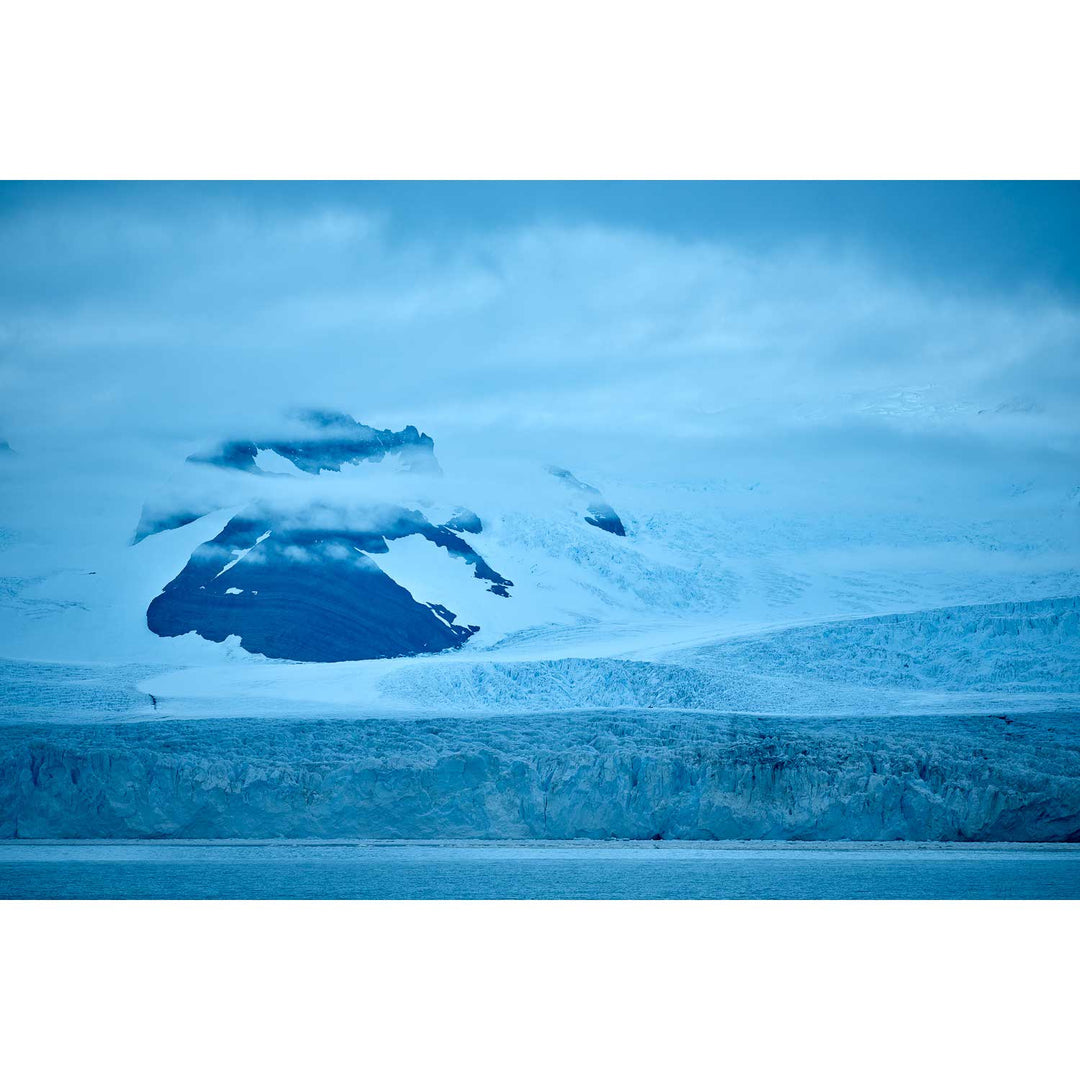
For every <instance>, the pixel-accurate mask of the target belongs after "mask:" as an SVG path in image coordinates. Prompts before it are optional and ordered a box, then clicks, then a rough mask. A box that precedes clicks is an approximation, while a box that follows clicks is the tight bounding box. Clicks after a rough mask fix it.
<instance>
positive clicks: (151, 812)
mask: <svg viewBox="0 0 1080 1080" xmlns="http://www.w3.org/2000/svg"><path fill="white" fill-rule="evenodd" d="M0 835H2V836H3V837H15V836H18V837H64V838H71V837H113V838H120V837H136V838H138V837H142V838H152V837H191V838H212V837H222V838H224V837H365V838H373V837H390V838H393V837H408V838H416V839H421V838H541V837H548V838H557V839H564V838H575V837H588V838H604V837H627V838H652V837H661V838H665V839H791V840H800V839H802V840H833V839H836V840H840V839H845V840H997V841H1002V840H1005V841H1057V840H1080V716H1077V715H1076V714H1066V713H1045V714H1038V715H1018V716H1007V715H1001V716H962V717H955V716H952V717H926V716H921V717H890V718H877V719H865V720H854V719H823V718H816V719H797V718H786V719H785V718H775V717H772V718H769V717H760V718H759V717H737V716H729V715H728V716H725V715H718V714H714V713H702V712H681V711H667V710H642V711H617V712H596V711H594V712H581V711H578V712H566V713H562V714H543V715H537V714H532V715H529V716H522V715H517V716H512V717H510V716H504V717H472V718H467V719H444V720H431V719H428V718H425V719H414V720H402V719H397V720H388V719H372V720H325V721H303V722H285V721H265V720H260V721H254V720H251V721H235V720H232V721H229V722H228V723H223V722H216V721H212V720H202V721H191V722H189V721H170V722H143V723H127V724H90V725H71V724H55V723H53V724H32V725H31V724H9V725H5V726H3V727H0Z"/></svg>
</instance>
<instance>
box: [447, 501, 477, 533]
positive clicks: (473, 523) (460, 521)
mask: <svg viewBox="0 0 1080 1080" xmlns="http://www.w3.org/2000/svg"><path fill="white" fill-rule="evenodd" d="M445 527H446V528H447V529H450V530H451V531H452V532H467V533H474V534H477V535H479V534H480V533H482V532H483V531H484V525H483V523H482V522H481V521H480V519H479V518H478V517H477V516H476V515H475V514H474V513H473V512H472V511H471V510H466V509H464V508H460V509H459V510H458V512H457V513H456V514H454V516H453V517H452V518H451V519H450V520H449V521H448V522H447V523H446V526H445Z"/></svg>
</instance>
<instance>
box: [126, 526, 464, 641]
mask: <svg viewBox="0 0 1080 1080" xmlns="http://www.w3.org/2000/svg"><path fill="white" fill-rule="evenodd" d="M451 535H453V534H451ZM455 539H457V538H456V537H455ZM380 545H381V548H380ZM378 550H386V541H385V539H383V537H381V536H377V535H374V534H370V533H349V532H335V531H330V530H314V529H312V530H298V529H278V530H275V529H274V528H273V525H272V523H268V522H267V521H265V520H253V519H251V518H245V517H242V516H237V517H235V518H233V519H232V521H230V522H229V524H228V525H227V526H226V527H225V528H224V529H223V530H222V532H221V533H219V534H218V536H217V537H215V538H214V539H213V540H212V541H210V542H209V543H207V544H203V545H202V547H200V548H199V549H198V550H196V551H195V553H194V554H193V555H192V557H191V559H190V560H189V562H188V564H187V566H185V567H184V569H183V570H182V571H181V572H180V574H179V575H177V577H176V578H174V579H173V580H172V581H171V582H169V584H168V585H166V586H165V589H164V591H163V592H162V593H161V595H160V596H157V597H155V598H154V600H153V601H152V602H151V604H150V607H149V609H148V610H147V613H146V622H147V626H148V627H149V628H150V629H151V630H152V631H153V632H154V633H155V634H158V635H159V636H161V637H176V636H178V635H181V634H186V633H189V632H190V631H192V630H194V631H196V632H197V633H198V634H199V635H200V636H202V637H205V638H208V639H210V640H211V641H224V640H225V638H227V637H228V636H230V635H232V634H235V635H236V636H238V637H239V638H240V639H241V643H242V644H243V647H244V648H245V649H247V650H248V651H249V652H257V653H262V654H263V655H264V656H271V657H275V658H280V659H287V660H308V661H322V662H327V661H338V660H369V659H375V658H379V657H388V656H412V655H415V654H418V653H428V652H437V651H439V650H441V649H447V648H453V647H455V646H457V645H460V644H462V643H463V642H464V641H466V640H467V639H468V638H469V637H470V636H471V635H472V634H473V633H475V632H476V630H477V629H478V627H466V626H457V625H455V624H454V618H455V616H454V614H453V613H452V612H450V611H447V610H446V608H443V607H441V605H437V604H436V605H429V604H422V603H419V602H417V601H416V600H414V599H413V598H412V596H411V595H410V594H409V592H408V591H407V590H406V589H403V588H402V587H401V586H400V585H398V584H397V583H396V582H395V581H394V580H393V579H392V578H390V577H388V576H387V575H386V574H385V573H383V571H382V570H380V569H379V567H378V566H377V565H376V564H375V563H374V562H373V561H372V560H371V559H370V558H368V556H367V555H366V554H365V551H378ZM477 558H478V557H477ZM481 563H482V560H481Z"/></svg>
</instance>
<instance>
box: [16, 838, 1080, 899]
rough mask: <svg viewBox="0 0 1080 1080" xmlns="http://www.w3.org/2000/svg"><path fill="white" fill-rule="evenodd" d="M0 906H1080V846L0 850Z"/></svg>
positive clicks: (23, 846) (330, 845)
mask: <svg viewBox="0 0 1080 1080" xmlns="http://www.w3.org/2000/svg"><path fill="white" fill-rule="evenodd" d="M0 898H4V899H349V898H352V899H386V900H389V899H627V900H629V899H640V900H646V899H672V900H683V899H686V900H689V899H848V898H850V899H856V898H865V899H1017V900H1020V899H1080V845H1075V846H1069V845H1057V844H1053V845H1049V844H1048V845H1034V844H1032V845H1026V844H1025V845H1020V844H1002V845H997V844H967V845H962V844H937V845H916V844H780V843H777V844H770V843H742V844H720V843H684V844H679V843H651V842H649V843H643V842H579V843H570V844H556V843H546V842H536V843H531V844H515V843H502V842H490V843H479V842H477V843H471V842H461V843H455V842H447V843H424V842H411V843H394V842H379V841H370V842H349V843H339V842H300V843H297V842H292V841H281V842H235V841H211V842H200V841H164V842H157V841H127V842H118V843H112V842H96V841H83V842H76V843H64V842H43V841H36V842H35V841H25V840H21V841H19V840H17V841H8V842H0Z"/></svg>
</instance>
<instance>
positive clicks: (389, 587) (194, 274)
mask: <svg viewBox="0 0 1080 1080" xmlns="http://www.w3.org/2000/svg"><path fill="white" fill-rule="evenodd" d="M95 197H96V198H97V197H100V198H102V199H104V200H105V201H104V203H103V204H102V205H101V206H100V207H98V211H99V214H98V217H97V218H95V220H96V221H97V222H98V224H97V225H96V226H95V227H94V228H89V227H87V226H86V225H85V222H84V220H83V216H82V215H83V212H84V211H83V210H80V209H79V207H78V206H75V205H73V204H72V205H67V204H65V203H64V200H63V199H60V198H59V196H58V195H57V196H53V195H50V196H48V197H45V196H36V197H35V198H37V199H38V203H35V200H34V198H31V199H30V204H33V205H26V206H24V205H21V204H20V205H16V206H15V207H14V208H13V209H12V208H8V209H7V210H5V213H6V216H5V217H3V218H2V220H0V241H5V240H6V241H7V245H8V250H18V251H19V252H21V254H22V262H21V268H20V276H19V278H18V284H19V288H18V289H17V290H15V291H14V292H12V294H11V295H12V296H13V297H14V299H12V300H8V301H5V302H4V303H5V307H4V309H3V311H2V314H3V317H4V319H5V326H8V327H12V328H15V329H16V330H18V334H17V335H16V336H15V337H12V338H11V341H13V342H14V344H13V345H12V350H13V351H12V352H11V357H12V359H11V361H10V363H9V368H10V371H11V372H13V373H14V374H13V375H12V377H11V380H10V385H11V386H12V387H13V393H14V395H15V396H14V397H13V399H12V400H16V401H17V402H18V403H19V411H18V412H17V413H16V412H11V413H5V414H0V423H2V424H3V425H5V426H4V428H3V430H0V436H2V437H3V438H2V439H0V442H3V443H4V445H3V446H2V447H0V487H2V494H0V657H2V659H0V894H2V895H11V896H15V895H19V896H26V895H52V896H84V895H119V896H124V895H130V896H136V895H139V896H143V895H146V896H178V895H179V896H189V895H190V896H204V895H229V896H267V895H281V896H300V895H313V896H318V895H326V896H348V895H364V896H470V895H472V896H481V895H483V896H492V895H494V896H547V895H552V896H603V895H612V896H793V895H797V896H866V895H870V896H875V895H877V896H909V897H910V896H945V895H950V896H976V895H1010V896H1078V895H1080V858H1077V857H1076V856H1075V855H1074V852H1075V851H1076V850H1077V849H1076V848H1073V847H1070V846H1069V845H1071V844H1074V843H1075V842H1076V841H1078V840H1080V563H1078V561H1077V551H1078V541H1080V494H1078V493H1080V488H1078V487H1077V484H1078V482H1080V479H1078V477H1080V472H1078V471H1077V463H1078V460H1080V458H1078V456H1077V431H1076V420H1075V418H1076V416H1077V415H1080V408H1076V406H1078V405H1080V401H1077V398H1078V397H1080V395H1077V394H1076V386H1075V379H1074V378H1073V375H1072V372H1073V369H1072V368H1071V367H1070V358H1074V357H1075V355H1076V349H1077V347H1078V346H1080V313H1078V312H1077V310H1076V309H1075V307H1074V306H1073V305H1072V303H1071V302H1070V301H1069V300H1068V299H1067V297H1063V296H1062V295H1061V294H1060V293H1055V292H1053V291H1048V290H1040V289H1038V288H1035V287H1034V286H1033V287H1032V288H1031V289H1029V290H1027V291H1025V292H1024V293H1023V294H1020V293H1017V292H1010V291H1009V290H1008V289H1006V288H1004V287H1002V286H994V288H990V287H989V286H986V287H983V286H980V287H979V288H975V287H974V286H972V285H970V283H968V284H967V285H965V286H964V287H963V288H961V287H960V285H959V284H958V283H957V282H955V281H950V280H949V279H948V277H947V276H946V278H945V279H942V278H941V277H940V276H938V277H936V278H935V277H934V276H933V275H930V276H925V275H923V276H920V275H919V274H914V273H912V272H909V270H910V268H907V267H906V266H904V267H901V266H900V265H899V264H893V263H892V262H890V259H891V258H892V256H891V255H890V254H889V252H888V251H887V250H885V249H882V250H881V251H877V252H876V253H875V252H869V253H868V252H864V253H862V254H861V255H859V256H857V257H856V256H851V255H850V253H849V254H848V255H844V256H843V257H841V256H840V255H838V254H837V253H836V251H832V250H830V249H829V248H828V245H826V246H825V247H824V248H820V249H815V248H813V247H812V246H806V245H796V246H795V247H792V248H791V249H790V250H786V252H785V253H782V254H777V253H776V252H773V253H771V254H770V253H768V252H763V251H760V250H757V249H753V250H751V249H750V248H748V247H744V246H740V244H738V243H734V242H732V241H728V240H723V239H718V238H715V237H712V238H699V240H698V241H695V242H693V243H691V242H685V241H683V240H679V239H674V238H671V237H667V238H664V237H660V236H659V235H658V234H657V233H656V232H655V230H652V231H651V230H650V228H649V227H645V226H640V227H637V226H635V227H629V226H615V225H612V224H610V223H609V224H606V225H603V226H595V225H594V226H590V227H585V226H581V227H577V226H574V227H571V226H560V227H557V228H556V227H550V228H541V227H532V226H530V227H525V226H516V225H504V226H500V227H498V228H495V229H493V230H489V231H482V232H479V233H472V232H470V233H468V234H467V235H466V234H462V235H461V236H460V237H459V238H458V246H457V247H456V248H455V249H454V250H455V251H456V252H457V254H455V255H454V256H453V257H449V256H447V255H446V252H445V251H444V250H443V249H442V248H440V247H438V246H437V245H434V244H428V243H427V242H426V241H425V240H423V239H421V238H418V237H416V236H413V237H412V238H411V239H409V240H407V241H406V240H402V239H401V237H400V236H398V235H397V234H395V233H394V232H393V230H392V229H389V228H388V227H387V226H386V225H385V222H383V223H380V220H378V219H376V218H371V219H369V217H367V216H365V214H364V213H363V212H361V211H360V210H358V209H356V208H355V207H354V208H352V209H349V208H348V207H342V206H337V207H336V208H328V207H327V206H322V207H315V208H312V207H306V206H304V207H300V206H298V207H293V208H290V209H287V210H284V209H281V208H278V209H277V210H275V211H274V213H275V214H276V213H280V214H282V215H284V216H283V217H282V218H281V219H280V220H277V219H276V218H274V217H273V214H271V215H270V216H271V219H273V220H274V221H275V222H276V224H270V223H268V219H267V217H266V216H265V214H263V215H260V214H255V213H254V212H251V213H249V212H248V211H246V210H243V209H240V210H236V209H235V208H234V209H233V210H231V211H229V213H225V211H224V210H223V209H222V208H221V207H220V206H215V205H213V204H212V200H211V202H210V203H206V202H205V201H201V197H200V198H197V197H196V196H194V195H191V194H187V195H185V196H184V198H185V199H191V200H193V201H192V202H191V205H190V206H188V207H187V211H186V214H187V216H186V217H184V220H183V221H182V222H181V221H180V219H179V218H176V217H175V216H174V214H173V211H172V210H170V209H169V208H168V207H161V206H158V205H157V204H156V203H155V198H154V196H153V192H152V190H151V191H150V192H147V191H142V192H141V193H136V194H135V195H133V196H131V197H132V198H134V199H135V200H136V203H138V206H129V205H127V204H126V203H125V202H124V201H123V200H122V199H120V200H119V201H118V197H117V196H114V195H109V194H108V193H105V194H101V195H99V196H95ZM326 197H327V198H329V196H326ZM207 198H209V196H207ZM250 198H255V196H254V195H252V196H250ZM58 199H59V201H57V200H58ZM267 213H269V211H267ZM391 216H392V214H391ZM148 222H153V227H150V225H149V224H148ZM46 227H47V228H48V229H52V230H54V231H55V233H56V235H59V236H61V237H62V238H63V240H62V242H61V243H60V246H59V248H58V249H56V250H53V249H51V248H48V247H47V246H42V245H41V244H39V243H38V242H37V241H36V239H35V238H37V237H39V236H40V235H41V230H42V229H46ZM12 245H14V247H12ZM178 245H179V247H180V248H181V249H182V250H183V252H184V257H183V260H181V261H180V262H177V261H174V257H175V253H176V251H177V249H178ZM238 250H243V251H244V253H245V254H244V258H242V259H237V258H236V257H235V253H236V252H237V251H238ZM61 251H62V252H63V253H64V255H65V256H66V258H67V260H68V264H70V265H81V266H89V265H94V266H95V267H98V268H99V270H100V274H99V276H98V277H96V278H94V279H93V280H94V282H95V283H93V284H92V283H91V280H90V278H87V279H86V280H83V279H82V278H80V277H78V275H76V277H75V278H74V279H71V280H68V279H64V282H66V284H65V283H63V282H62V285H63V287H60V286H56V287H55V288H54V287H53V286H54V284H55V282H56V281H57V280H59V279H58V278H57V277H56V273H57V269H56V268H57V265H58V264H57V262H56V260H57V259H58V258H60V254H59V252H61ZM448 259H449V261H447V260H448ZM957 273H959V271H957ZM133 274H134V277H133V276H132V275H133ZM301 279H303V281H304V282H305V284H304V285H300V284H299V282H300V281H301ZM13 280H14V279H13ZM50 283H53V284H50ZM47 286H48V287H47ZM133 289H134V290H135V293H136V294H137V295H138V298H139V302H138V304H137V305H136V307H137V308H138V314H137V315H136V313H135V311H134V308H133V307H132V306H131V305H132V304H133V300H132V296H133V295H135V294H133V293H132V292H131V290H133ZM995 290H996V291H995ZM301 354H303V355H304V356H305V361H304V363H303V364H299V363H298V362H297V361H296V360H295V358H296V357H297V356H298V355H301ZM57 387H60V389H57ZM695 845H696V846H695ZM755 845H756V846H755ZM830 845H831V846H830ZM860 845H861V846H860ZM956 845H962V846H956ZM830 852H831V853H832V854H830ZM959 852H963V853H964V854H963V856H962V858H963V860H966V861H963V862H962V863H961V862H960V861H954V862H950V861H949V860H950V859H953V860H960V859H961V855H960V854H958V853H959ZM983 855H985V859H986V861H984V862H979V861H978V859H979V858H981V857H982V856H983ZM972 860H975V861H974V862H972ZM950 868H951V869H950ZM980 868H982V869H980ZM95 875H96V876H95ZM950 875H951V876H950ZM987 875H989V876H987Z"/></svg>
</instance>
